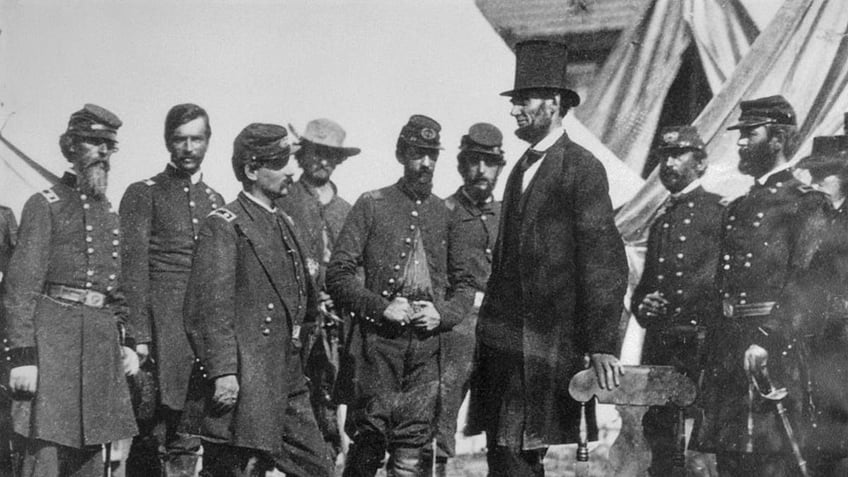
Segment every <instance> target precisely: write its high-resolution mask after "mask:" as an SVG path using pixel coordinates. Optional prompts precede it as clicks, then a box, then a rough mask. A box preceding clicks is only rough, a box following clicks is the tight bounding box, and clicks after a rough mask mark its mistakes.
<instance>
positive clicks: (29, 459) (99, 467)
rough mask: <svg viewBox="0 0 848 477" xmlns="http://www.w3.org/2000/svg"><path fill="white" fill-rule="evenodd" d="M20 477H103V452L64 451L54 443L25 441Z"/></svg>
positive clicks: (96, 449)
mask: <svg viewBox="0 0 848 477" xmlns="http://www.w3.org/2000/svg"><path fill="white" fill-rule="evenodd" d="M22 441H23V442H25V444H24V446H25V448H24V457H23V462H22V464H21V477H99V476H102V475H103V448H102V447H101V446H90V447H85V448H83V449H75V448H73V447H65V446H61V445H59V444H56V443H54V442H47V441H42V440H38V439H26V440H23V439H22Z"/></svg>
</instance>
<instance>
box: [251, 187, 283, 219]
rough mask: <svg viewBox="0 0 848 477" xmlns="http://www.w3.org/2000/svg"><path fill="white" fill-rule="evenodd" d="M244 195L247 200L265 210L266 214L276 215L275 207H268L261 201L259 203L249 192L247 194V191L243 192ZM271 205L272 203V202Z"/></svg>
mask: <svg viewBox="0 0 848 477" xmlns="http://www.w3.org/2000/svg"><path fill="white" fill-rule="evenodd" d="M244 195H245V196H246V197H247V198H248V199H250V200H251V201H253V202H255V203H256V204H257V205H259V206H260V207H262V208H263V209H265V210H267V211H268V212H271V213H272V214H276V213H277V207H276V206H273V207H268V206H267V205H265V204H264V203H263V202H262V201H260V200H259V199H257V198H256V197H255V196H254V195H253V194H251V193H250V192H248V191H244ZM272 203H273V202H272Z"/></svg>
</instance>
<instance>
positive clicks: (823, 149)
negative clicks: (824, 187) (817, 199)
mask: <svg viewBox="0 0 848 477" xmlns="http://www.w3.org/2000/svg"><path fill="white" fill-rule="evenodd" d="M797 167H798V168H799V169H807V170H808V171H810V174H811V175H813V176H814V177H827V176H829V175H833V174H837V173H839V172H841V171H843V170H845V168H846V167H848V136H818V137H814V138H813V152H811V153H810V155H809V156H807V157H805V158H803V159H801V160H800V161H798V165H797Z"/></svg>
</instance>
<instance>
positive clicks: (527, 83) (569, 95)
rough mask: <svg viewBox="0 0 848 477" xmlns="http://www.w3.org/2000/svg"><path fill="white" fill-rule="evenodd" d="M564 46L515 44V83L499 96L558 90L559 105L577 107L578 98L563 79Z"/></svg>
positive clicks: (539, 42) (531, 42)
mask: <svg viewBox="0 0 848 477" xmlns="http://www.w3.org/2000/svg"><path fill="white" fill-rule="evenodd" d="M567 67H568V47H567V46H566V45H565V44H563V43H558V42H554V41H548V40H528V41H523V42H521V43H518V44H516V45H515V83H514V86H513V88H512V89H511V90H509V91H504V92H503V93H501V96H515V95H516V94H517V93H520V92H523V91H528V90H535V89H553V90H558V91H561V92H562V94H563V102H565V101H566V100H567V101H568V103H570V105H571V106H578V105H579V104H580V95H578V94H577V92H575V91H574V90H572V89H571V88H570V87H569V85H568V81H567V80H566V78H567V76H566V69H567Z"/></svg>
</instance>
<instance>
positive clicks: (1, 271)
mask: <svg viewBox="0 0 848 477" xmlns="http://www.w3.org/2000/svg"><path fill="white" fill-rule="evenodd" d="M17 241H18V222H17V220H15V214H14V213H13V212H12V209H10V208H8V207H5V206H0V284H2V282H3V277H5V276H6V270H7V269H8V268H9V260H10V259H11V258H12V251H13V250H15V244H16V243H17ZM0 293H3V292H2V289H0ZM4 313H5V311H4V310H3V308H2V307H0V338H2V339H3V348H2V349H0V384H2V385H3V386H5V383H6V377H7V376H8V371H9V370H8V369H7V368H8V366H7V364H8V363H7V361H6V359H7V358H8V357H7V356H6V353H8V352H9V350H10V348H9V340H8V339H7V338H6V336H5V330H6V319H5V317H4ZM11 405H12V400H11V397H10V396H9V393H8V392H6V391H5V390H2V389H0V475H7V474H9V475H11V474H12V459H13V458H14V457H13V456H12V447H11V443H12V434H13V433H12V421H11V415H10V411H11Z"/></svg>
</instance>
